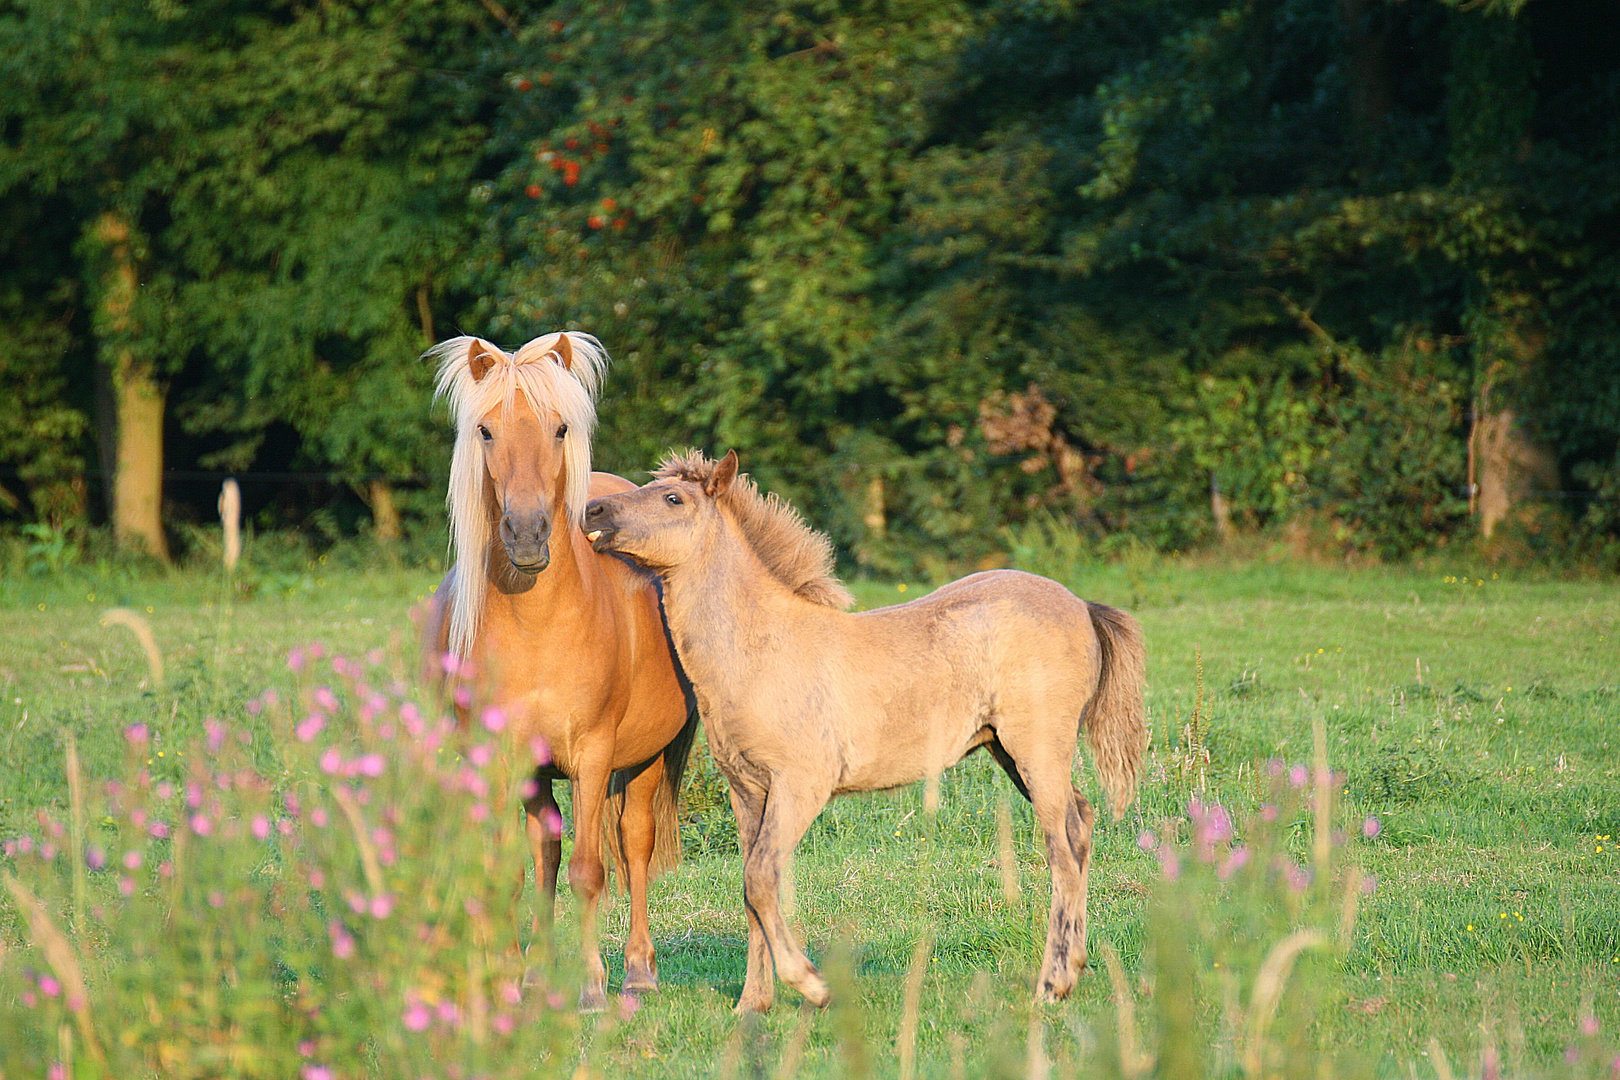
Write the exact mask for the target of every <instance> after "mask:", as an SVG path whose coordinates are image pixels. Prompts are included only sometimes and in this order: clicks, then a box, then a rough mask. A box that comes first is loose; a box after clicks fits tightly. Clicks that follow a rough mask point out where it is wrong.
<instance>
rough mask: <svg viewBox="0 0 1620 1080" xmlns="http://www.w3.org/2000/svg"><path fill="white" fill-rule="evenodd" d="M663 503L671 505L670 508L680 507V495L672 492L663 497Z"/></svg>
mask: <svg viewBox="0 0 1620 1080" xmlns="http://www.w3.org/2000/svg"><path fill="white" fill-rule="evenodd" d="M664 501H665V502H667V503H669V505H671V506H679V505H681V496H680V493H679V492H675V491H672V492H670V493H669V494H668V495H665V496H664Z"/></svg>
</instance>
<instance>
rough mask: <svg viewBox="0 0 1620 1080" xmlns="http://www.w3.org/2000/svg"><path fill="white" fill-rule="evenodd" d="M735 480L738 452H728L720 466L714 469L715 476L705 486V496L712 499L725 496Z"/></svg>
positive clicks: (721, 460)
mask: <svg viewBox="0 0 1620 1080" xmlns="http://www.w3.org/2000/svg"><path fill="white" fill-rule="evenodd" d="M735 479H737V451H735V450H727V451H726V456H725V457H723V458H721V459H720V464H718V465H716V466H715V467H714V475H713V476H710V477H709V482H708V483H706V484H704V485H703V494H705V495H707V496H708V497H709V498H711V499H713V498H717V497H718V496H721V495H724V494H725V493H726V489H727V488H729V487H730V486H731V482H732V481H733V480H735Z"/></svg>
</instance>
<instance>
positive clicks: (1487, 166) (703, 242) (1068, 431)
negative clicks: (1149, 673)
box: [0, 0, 1620, 572]
mask: <svg viewBox="0 0 1620 1080" xmlns="http://www.w3.org/2000/svg"><path fill="white" fill-rule="evenodd" d="M5 11H6V12H8V14H6V15H5V16H3V17H0V26H3V27H4V33H5V34H6V35H9V39H8V40H10V42H11V43H12V44H13V45H14V46H15V47H14V48H12V50H11V54H12V57H13V59H12V60H11V61H9V62H8V63H9V64H10V66H9V67H7V68H6V69H5V77H6V79H7V80H8V84H10V83H13V82H14V83H15V84H16V85H17V86H19V87H21V88H22V90H23V91H24V92H22V93H20V94H18V95H15V96H13V97H12V98H9V99H8V100H11V101H13V102H15V104H13V105H9V106H7V107H6V117H5V119H4V125H5V126H4V131H5V135H6V138H5V150H4V156H0V192H3V193H4V194H0V200H4V202H3V205H4V206H5V207H6V208H7V214H8V216H7V218H6V219H5V221H6V222H7V223H8V224H7V225H6V226H5V227H6V229H7V230H8V231H6V232H4V233H3V236H4V237H5V238H6V239H5V241H4V242H5V243H6V244H7V245H8V246H15V244H16V243H18V242H19V241H20V238H21V237H22V236H23V235H24V231H25V230H26V228H27V227H28V226H27V225H26V224H25V223H27V222H35V223H39V224H41V225H44V223H45V222H46V221H47V219H48V220H49V221H50V222H51V223H52V224H49V225H44V227H45V229H46V231H47V232H51V231H52V230H54V234H55V235H56V236H57V237H58V245H59V246H61V245H65V246H67V247H68V248H71V249H72V250H74V251H76V252H79V253H78V254H77V255H75V256H73V257H72V258H66V259H64V258H62V257H60V256H58V258H57V259H56V260H55V261H56V263H57V266H56V269H54V270H52V271H51V272H50V273H49V274H44V275H42V274H40V273H39V272H37V271H32V270H30V271H26V272H24V271H18V272H15V273H13V272H7V275H6V276H5V277H4V282H5V284H6V286H7V287H8V288H9V289H10V290H11V292H9V293H0V301H4V297H5V296H14V297H16V299H15V300H14V301H4V302H6V303H12V304H14V306H15V307H16V310H17V311H18V314H19V316H20V318H19V322H18V324H17V325H19V326H35V327H47V326H62V325H68V327H69V328H68V329H67V330H65V331H63V333H65V334H66V337H65V338H63V340H62V344H61V347H60V348H59V350H58V352H57V353H56V354H52V355H59V356H61V357H62V358H63V360H62V361H61V364H66V365H68V368H69V369H70V368H71V365H73V364H75V363H78V364H81V365H82V363H83V358H84V357H85V356H87V355H93V354H95V353H96V352H97V350H102V349H105V348H106V344H105V342H103V341H102V340H101V337H102V336H103V335H101V334H100V333H98V331H97V328H96V327H94V326H87V325H85V324H84V317H83V312H84V311H85V310H86V309H87V308H91V309H93V305H91V303H90V301H89V300H88V299H87V298H88V297H91V296H92V295H93V290H94V288H95V283H96V281H97V280H98V279H97V277H96V273H95V268H94V266H93V265H91V262H90V256H89V254H88V253H86V252H84V251H83V250H82V249H83V247H84V245H83V244H82V242H81V240H80V239H79V237H80V236H82V234H83V230H84V228H85V227H86V224H85V223H87V222H90V221H92V220H93V215H94V213H96V212H98V211H102V210H104V209H105V208H106V207H107V206H110V205H111V206H117V207H121V208H124V209H125V212H127V213H129V214H131V215H132V216H133V219H134V220H136V221H137V222H138V223H139V225H140V229H141V236H142V237H143V243H144V245H145V246H144V247H143V249H142V251H143V256H142V257H143V259H144V260H145V262H144V265H145V267H146V271H145V273H146V276H145V278H144V288H143V293H142V295H143V301H142V303H143V304H144V305H146V306H147V307H148V308H149V309H150V311H151V315H150V316H149V317H143V319H142V320H141V321H140V325H141V326H142V327H143V333H144V334H145V338H144V339H143V347H144V348H146V349H147V350H148V351H149V353H150V355H152V356H153V357H154V362H158V363H161V364H163V365H165V367H164V370H165V371H167V372H169V373H171V377H172V378H173V379H174V380H175V388H176V391H177V398H176V400H177V402H178V404H177V413H178V415H179V416H180V417H181V418H182V419H183V421H184V423H185V424H186V425H187V427H188V428H189V429H190V430H192V431H193V432H195V433H196V435H197V440H198V441H197V451H198V453H199V454H204V455H206V456H205V457H203V458H202V459H201V460H205V461H207V462H213V463H218V464H229V465H231V466H232V467H236V468H251V467H254V466H255V464H261V465H262V462H263V458H262V454H263V453H264V451H265V445H266V444H265V443H264V441H263V440H264V437H265V435H266V433H267V432H273V431H275V430H277V425H283V426H290V427H291V428H292V429H294V430H296V431H297V432H298V434H299V436H300V438H301V441H300V443H299V446H300V449H299V451H298V454H299V457H298V458H297V460H298V461H299V462H300V463H303V464H306V465H308V466H309V467H315V468H326V469H333V470H336V471H339V472H343V471H344V470H348V474H349V475H354V476H359V475H362V474H364V475H383V476H397V477H402V478H403V477H405V476H409V475H420V474H422V473H424V472H427V473H431V472H433V471H434V470H435V469H437V468H439V467H440V466H439V462H438V458H437V457H435V456H434V455H435V453H437V450H436V449H435V448H437V447H440V446H442V444H443V439H442V437H441V436H440V435H439V434H438V433H437V432H436V428H435V426H434V422H433V421H432V419H431V418H430V415H429V413H428V411H427V400H426V391H425V381H424V379H425V372H424V371H423V370H422V368H421V366H420V365H413V362H412V361H411V359H410V357H411V356H413V355H414V354H415V353H416V352H418V351H420V346H421V344H422V343H423V341H424V340H425V338H426V337H428V336H432V335H431V334H429V333H425V331H429V330H432V331H434V332H438V336H445V335H446V334H447V333H448V332H449V331H450V330H451V329H454V330H456V331H470V332H478V333H482V334H484V335H486V336H489V337H493V338H496V339H498V340H501V341H504V342H507V343H516V342H520V341H521V340H524V339H526V338H527V337H529V336H532V335H534V334H538V333H541V332H545V331H548V330H551V329H556V328H558V327H563V326H567V327H571V328H575V329H584V330H588V331H590V332H592V333H595V334H596V335H598V336H599V337H600V338H601V339H602V340H603V341H604V342H605V343H606V344H607V346H608V348H609V349H610V351H611V352H612V353H613V355H614V357H615V366H614V369H613V372H612V374H611V375H610V379H609V383H608V393H607V397H606V398H605V400H604V403H603V426H602V432H601V437H600V440H599V446H600V450H599V455H598V456H599V460H600V461H601V462H602V463H603V464H604V465H606V466H608V467H611V468H616V469H619V470H621V471H625V472H627V473H629V474H631V475H640V472H639V471H640V470H645V469H647V468H648V467H649V466H650V465H651V464H652V462H653V461H654V460H656V458H657V456H658V455H659V454H660V453H661V452H663V451H664V450H665V449H667V448H669V447H671V446H678V445H682V444H686V443H695V444H697V445H701V446H704V447H706V448H710V449H713V450H716V451H718V450H721V449H724V448H727V447H736V448H737V449H738V450H739V452H740V453H741V454H742V455H743V459H744V461H745V463H746V465H747V467H749V468H750V469H752V470H753V471H754V472H755V473H756V474H758V475H759V477H760V479H761V480H762V481H763V482H764V483H766V484H767V485H768V486H769V487H771V488H773V489H775V490H779V491H782V492H783V493H785V494H787V495H789V496H790V497H792V498H794V499H795V500H796V501H798V502H800V503H801V504H802V505H804V506H805V507H806V509H807V511H808V512H809V513H810V514H811V516H812V517H813V519H814V520H815V521H816V522H817V523H818V524H820V525H823V526H825V527H827V528H829V529H831V530H832V532H833V533H834V535H835V537H836V539H837V540H838V542H839V544H840V545H841V547H842V548H843V550H844V551H845V552H846V553H847V554H848V555H849V556H850V558H851V559H852V560H854V562H855V563H856V564H857V565H858V566H862V567H866V568H869V569H871V570H873V571H877V572H898V571H908V572H909V571H912V570H914V569H917V568H918V567H919V566H921V568H923V569H927V568H928V567H929V566H931V565H934V564H940V565H941V566H943V564H944V563H946V562H961V561H964V560H966V561H974V560H978V559H980V558H983V557H986V556H993V555H994V554H995V551H996V549H997V547H998V546H999V544H1000V541H999V539H998V532H997V529H998V527H999V526H1001V525H1003V524H1008V523H1016V522H1018V521H1021V520H1024V519H1026V518H1028V519H1034V520H1040V521H1045V520H1048V518H1049V516H1050V515H1052V514H1057V515H1059V516H1060V517H1063V518H1067V519H1069V520H1070V521H1072V522H1073V523H1074V524H1075V525H1076V526H1077V527H1079V528H1080V529H1082V530H1083V531H1085V532H1087V533H1089V534H1091V535H1093V536H1094V537H1095V538H1097V540H1098V541H1099V542H1103V543H1111V542H1114V541H1111V540H1109V539H1108V538H1110V537H1121V536H1131V537H1135V538H1137V539H1139V540H1141V541H1144V542H1147V543H1150V544H1154V545H1157V546H1162V547H1166V548H1173V547H1183V548H1184V547H1188V546H1193V545H1198V544H1203V543H1208V542H1210V541H1211V540H1212V539H1214V538H1215V537H1216V536H1217V533H1218V531H1219V530H1220V529H1221V528H1222V527H1223V519H1222V518H1221V517H1220V516H1219V515H1217V513H1216V512H1215V504H1214V501H1213V499H1212V493H1214V492H1218V493H1219V495H1220V500H1221V501H1220V506H1221V514H1226V515H1229V520H1230V521H1231V523H1232V524H1233V526H1235V527H1237V528H1239V529H1266V528H1280V527H1283V526H1289V527H1292V528H1296V529H1297V528H1304V529H1306V530H1307V531H1308V532H1310V533H1311V534H1312V535H1313V536H1316V537H1319V538H1321V539H1323V540H1324V541H1325V542H1326V543H1327V544H1329V545H1332V546H1336V547H1338V548H1340V549H1341V550H1344V551H1347V552H1364V553H1368V554H1374V555H1379V556H1394V555H1398V554H1400V553H1403V552H1407V551H1411V550H1414V549H1417V548H1424V547H1431V546H1435V545H1438V544H1442V543H1445V542H1448V541H1449V540H1451V539H1452V538H1456V537H1462V536H1466V535H1468V534H1469V533H1470V532H1471V531H1472V529H1473V526H1472V525H1471V524H1470V521H1469V509H1470V507H1469V500H1468V488H1467V485H1468V484H1469V483H1470V481H1471V480H1472V479H1473V476H1474V473H1473V472H1472V471H1471V470H1472V469H1473V468H1474V457H1476V456H1477V455H1476V454H1471V452H1470V450H1471V447H1473V448H1474V449H1477V446H1475V440H1474V433H1475V425H1476V423H1477V422H1478V421H1479V419H1480V418H1481V417H1484V416H1500V415H1504V414H1505V413H1507V412H1511V413H1513V414H1514V415H1516V416H1517V417H1518V418H1519V421H1520V426H1521V428H1522V434H1523V437H1524V438H1525V439H1527V440H1529V441H1531V442H1534V443H1537V444H1539V445H1541V446H1543V447H1545V448H1546V449H1547V451H1548V452H1549V453H1550V454H1551V455H1552V457H1553V458H1554V460H1555V462H1556V468H1557V475H1558V480H1557V484H1556V486H1557V487H1558V488H1560V489H1562V490H1563V491H1564V492H1566V493H1573V495H1574V497H1573V498H1571V499H1568V500H1566V504H1567V505H1568V506H1569V507H1570V508H1572V509H1573V513H1572V514H1570V515H1567V521H1568V522H1570V523H1573V524H1575V525H1576V526H1577V527H1578V529H1580V530H1584V531H1582V532H1580V533H1579V535H1583V536H1586V537H1589V538H1592V539H1594V540H1596V541H1599V542H1609V543H1612V542H1613V540H1614V538H1615V537H1616V534H1617V533H1620V516H1617V515H1616V513H1615V511H1614V510H1613V507H1614V506H1615V505H1616V502H1615V499H1614V495H1615V493H1616V491H1617V490H1620V327H1617V326H1616V325H1615V322H1616V319H1617V317H1620V316H1617V315H1616V308H1615V305H1614V303H1613V298H1614V296H1615V285H1616V281H1617V277H1620V273H1617V265H1616V258H1617V257H1616V255H1615V254H1614V252H1615V251H1616V250H1617V245H1616V243H1615V239H1616V237H1615V232H1616V220H1617V219H1616V213H1615V200H1616V194H1615V190H1614V187H1613V184H1612V177H1613V175H1615V171H1616V165H1617V164H1620V163H1617V162H1616V160H1615V157H1616V151H1617V148H1620V138H1617V137H1616V136H1617V135H1620V132H1617V131H1616V124H1617V123H1620V120H1617V119H1616V118H1617V117H1620V108H1617V106H1620V100H1617V98H1620V76H1617V75H1616V73H1615V71H1614V70H1613V66H1612V64H1609V63H1608V62H1607V59H1606V55H1605V52H1604V50H1603V48H1601V47H1600V44H1599V43H1600V42H1602V41H1603V40H1606V39H1610V40H1612V38H1613V36H1614V33H1615V31H1616V30H1620V26H1617V25H1616V23H1617V16H1616V15H1615V14H1614V12H1613V11H1611V10H1610V7H1609V6H1608V5H1605V4H1603V3H1600V2H1599V0H1578V2H1575V3H1565V4H1552V3H1550V2H1539V0H1538V2H1528V3H1526V2H1523V0H1504V2H1492V3H1487V4H1483V5H1481V4H1478V3H1451V2H1441V0H1424V2H1421V3H1390V2H1386V0H1339V2H1338V3H1337V4H1333V5H1324V4H1320V3H1315V2H1311V0H1224V2H1223V0H1149V2H1146V3H1143V2H1138V0H1096V2H1093V3H1089V4H1080V5H1077V4H1072V3H1068V2H1065V0H1018V2H1014V0H991V2H989V3H968V2H965V0H964V2H960V3H957V2H945V3H938V2H930V3H922V2H917V0H864V2H860V3H851V2H848V0H810V2H800V3H772V4H763V5H760V4H750V5H737V4H729V3H719V2H715V0H626V2H624V3H619V4H613V5H602V4H592V3H584V2H582V0H562V2H558V3H550V4H536V5H533V6H527V5H513V6H506V7H503V6H501V5H499V4H494V3H486V4H483V5H482V6H480V5H465V4H463V5H448V4H445V3H443V2H442V0H379V2H375V3H363V2H360V0H347V2H343V3H325V4H321V5H318V6H316V5H304V4H300V3H271V2H268V0H194V2H192V3H189V4H186V5H175V6H173V7H163V6H158V7H148V6H146V5H137V4H135V3H134V2H133V0H130V2H129V3H127V4H122V5H120V4H113V5H105V4H103V5H94V6H92V5H87V4H68V5H57V4H49V5H47V4H43V3H39V4H36V3H35V2H34V0H10V4H9V7H8V8H6V9H5ZM92 11H94V12H96V13H98V14H96V15H94V16H92V14H91V12H92ZM108 12H111V13H112V14H107V13H108ZM109 19H112V20H115V21H113V22H108V21H106V20H109ZM116 20H123V21H121V22H119V21H116ZM53 35H54V36H53ZM74 35H78V36H77V37H75V36H74ZM98 35H99V36H98ZM1606 36H1607V38H1606ZM69 40H72V41H82V42H90V43H92V45H94V47H93V48H91V47H82V48H81V47H75V48H68V47H67V46H66V45H65V44H64V43H65V42H67V41H69ZM96 42H100V43H101V44H94V43H96ZM114 44H116V45H117V48H113V45H114ZM97 50H100V51H99V52H98V51H97ZM92 58H95V61H94V62H92ZM153 72H163V73H164V74H163V77H162V78H151V77H149V76H150V75H151V73H153ZM114 98H116V99H117V104H116V107H115V108H112V109H110V110H102V109H98V108H97V107H96V106H95V104H94V103H95V102H96V101H99V100H102V99H107V100H112V99H114ZM46 206H49V207H51V208H52V209H50V210H49V211H44V210H42V209H41V208H42V207H46ZM62 221H69V222H77V223H78V224H77V225H74V226H71V227H64V226H63V225H61V224H60V223H61V222H62ZM74 228H76V229H78V230H79V231H78V232H77V233H74V232H72V229H74ZM69 264H71V265H69ZM73 312H78V313H79V314H78V316H77V318H76V320H75V319H73V318H68V319H66V322H65V323H64V318H63V317H62V315H61V313H73ZM429 322H431V323H433V326H432V327H429V326H428V325H427V324H428V323H429ZM19 332H23V331H19ZM27 332H28V333H33V331H27ZM36 352H37V350H36ZM7 362H8V363H12V364H16V363H18V362H17V361H7ZM39 363H42V364H43V367H41V368H40V371H41V373H42V374H41V376H40V378H42V379H44V381H43V382H38V383H37V384H36V385H37V386H38V387H40V388H41V389H39V390H38V391H37V392H38V393H44V394H46V395H47V396H49V395H52V394H55V393H56V391H55V390H51V389H49V387H51V386H54V385H56V384H54V383H51V382H50V379H51V378H60V376H59V375H46V374H44V373H46V372H55V371H60V370H63V368H62V367H61V364H59V363H58V362H56V361H49V362H45V361H40V362H39ZM17 370H19V371H21V370H22V369H21V368H18V369H17ZM76 401H77V402H79V404H78V406H77V407H79V408H81V409H82V408H83V406H82V399H73V398H72V397H71V395H70V394H69V395H68V396H66V397H64V398H61V399H59V404H61V403H62V402H65V403H66V404H65V407H67V408H69V409H70V410H71V408H73V407H75V402H76ZM4 438H6V436H5V433H4V432H3V431H0V439H4ZM5 445H7V446H10V445H17V444H15V443H7V444H5ZM7 452H8V453H14V451H10V450H8V451H7ZM75 452H76V453H78V454H79V455H80V457H85V456H87V450H86V449H85V448H84V446H83V443H82V440H81V442H80V443H79V448H78V449H77V450H76V451H75ZM42 460H44V459H42ZM53 467H56V468H59V469H61V470H62V471H63V472H64V474H68V473H71V472H72V470H73V468H74V466H73V464H72V461H71V460H69V459H63V461H62V463H61V464H60V465H59V466H53ZM1559 520H1565V519H1564V518H1561V517H1560V515H1558V514H1546V513H1543V514H1541V515H1540V516H1539V517H1535V516H1527V517H1525V518H1524V519H1523V524H1524V526H1525V527H1528V528H1539V529H1546V528H1550V527H1554V525H1555V524H1556V522H1557V521H1559ZM1605 537H1607V538H1608V540H1607V541H1604V538H1605Z"/></svg>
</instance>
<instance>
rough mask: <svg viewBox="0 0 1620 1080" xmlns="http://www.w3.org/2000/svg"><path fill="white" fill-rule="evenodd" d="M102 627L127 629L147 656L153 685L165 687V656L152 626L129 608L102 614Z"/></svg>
mask: <svg viewBox="0 0 1620 1080" xmlns="http://www.w3.org/2000/svg"><path fill="white" fill-rule="evenodd" d="M101 625H102V626H123V627H127V628H128V629H129V631H130V632H131V633H133V634H134V635H135V640H136V641H137V642H139V643H140V646H141V651H142V652H144V653H145V654H146V669H147V671H148V672H149V673H150V674H151V676H152V685H153V686H154V687H159V686H162V685H163V654H162V653H161V652H159V651H158V645H157V638H155V637H153V636H152V624H151V623H149V622H147V621H146V620H145V619H144V618H142V617H141V616H140V615H138V614H137V613H135V612H134V611H131V610H130V609H129V608H121V607H117V608H108V609H107V610H106V611H104V612H102V613H101Z"/></svg>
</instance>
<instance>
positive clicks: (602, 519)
mask: <svg viewBox="0 0 1620 1080" xmlns="http://www.w3.org/2000/svg"><path fill="white" fill-rule="evenodd" d="M728 522H729V527H734V528H735V529H736V530H737V532H738V533H740V534H741V536H742V539H743V540H744V541H745V542H746V543H747V545H748V546H749V547H750V548H751V549H752V550H753V552H754V554H755V555H756V556H758V558H759V561H760V563H761V564H762V565H763V566H764V567H765V569H766V571H767V572H769V573H770V575H771V576H772V577H774V578H775V579H776V580H777V581H778V582H780V583H781V584H783V585H785V586H786V587H787V588H788V589H789V590H790V591H792V592H793V593H794V595H796V596H799V597H802V598H803V599H805V600H809V601H811V602H813V603H817V604H822V605H825V606H827V607H836V608H847V607H849V605H850V604H851V603H853V600H852V598H851V597H850V595H849V593H848V591H847V590H845V588H844V586H843V585H842V584H841V583H840V582H839V580H838V579H837V578H836V577H834V576H833V573H832V566H833V552H832V542H831V541H829V540H828V539H827V537H826V536H825V535H823V534H822V533H819V532H816V531H815V530H814V529H812V528H810V527H809V526H808V525H806V524H805V523H804V519H803V518H801V517H800V516H799V513H798V511H796V510H794V509H793V507H791V506H789V505H788V504H787V503H786V502H784V501H782V500H781V499H780V498H778V497H777V496H776V495H774V494H771V495H761V494H760V493H759V489H758V488H756V487H755V486H754V483H753V481H752V480H750V479H749V478H747V477H746V476H739V475H738V474H737V454H736V451H732V452H730V453H728V454H727V455H726V456H725V457H724V458H722V459H721V460H720V461H718V462H716V461H710V460H709V459H708V458H706V457H704V456H703V455H702V454H700V453H697V452H696V451H691V452H689V453H686V454H676V455H672V456H671V457H669V458H666V459H665V460H664V462H663V464H661V465H660V466H659V467H658V469H657V470H655V471H654V473H653V481H652V482H651V483H650V484H647V485H646V486H645V487H641V488H637V489H636V490H635V491H627V492H624V493H623V494H619V495H609V496H606V497H604V498H600V499H592V500H591V503H590V505H589V506H587V507H586V509H585V525H584V527H585V530H586V535H587V536H588V537H590V539H591V543H592V546H594V547H595V548H596V550H597V551H612V552H615V553H617V554H620V555H624V556H626V557H628V558H630V559H632V560H634V561H635V562H638V563H640V564H641V565H643V566H645V567H647V568H648V569H651V570H654V571H665V570H670V569H672V568H674V567H677V566H681V565H684V564H686V563H689V562H691V561H692V560H693V559H695V558H698V557H700V556H701V554H702V552H703V551H704V550H705V548H706V547H707V546H708V543H709V539H710V538H711V537H712V536H714V535H715V533H717V532H718V531H720V530H723V529H726V528H728Z"/></svg>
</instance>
